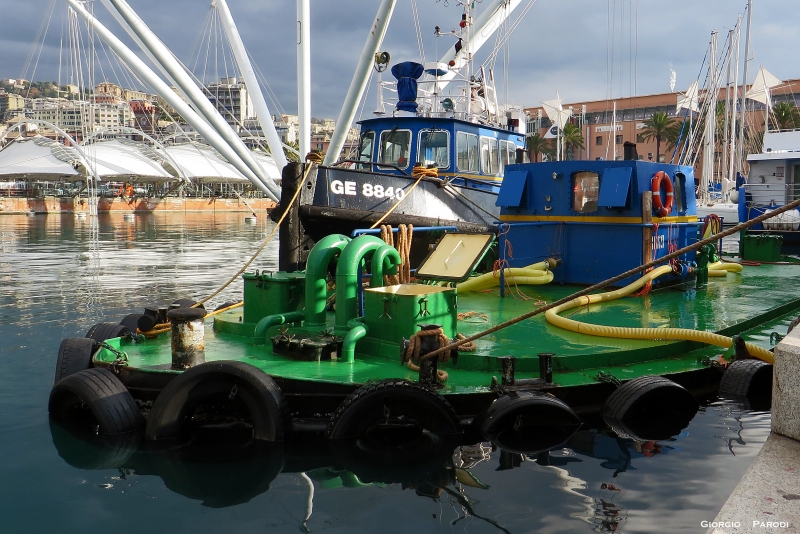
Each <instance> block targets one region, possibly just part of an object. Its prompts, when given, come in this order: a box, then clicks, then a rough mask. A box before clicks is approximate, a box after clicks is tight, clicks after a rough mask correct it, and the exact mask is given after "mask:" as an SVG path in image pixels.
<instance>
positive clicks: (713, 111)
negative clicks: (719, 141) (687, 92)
mask: <svg viewBox="0 0 800 534" xmlns="http://www.w3.org/2000/svg"><path fill="white" fill-rule="evenodd" d="M708 55H709V62H708V86H707V88H706V102H705V106H706V121H705V122H706V124H705V126H706V131H705V135H704V138H703V178H702V181H701V184H700V195H701V197H705V198H707V197H708V194H709V186H710V184H711V183H713V181H714V152H715V151H714V147H715V145H716V142H715V141H716V140H715V135H714V134H715V133H716V126H717V125H716V118H717V117H716V115H717V91H718V87H717V32H716V30H715V31H713V32H711V43H710V44H709V54H708Z"/></svg>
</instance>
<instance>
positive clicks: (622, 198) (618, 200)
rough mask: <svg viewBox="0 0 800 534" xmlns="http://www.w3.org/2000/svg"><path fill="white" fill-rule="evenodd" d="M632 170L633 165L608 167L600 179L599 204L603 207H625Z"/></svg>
mask: <svg viewBox="0 0 800 534" xmlns="http://www.w3.org/2000/svg"><path fill="white" fill-rule="evenodd" d="M632 170H633V169H632V168H631V167H619V168H616V169H606V171H605V172H604V173H603V177H602V179H601V180H600V197H599V198H598V199H597V205H598V206H601V207H603V208H624V207H626V206H627V204H628V190H629V189H630V187H631V171H632Z"/></svg>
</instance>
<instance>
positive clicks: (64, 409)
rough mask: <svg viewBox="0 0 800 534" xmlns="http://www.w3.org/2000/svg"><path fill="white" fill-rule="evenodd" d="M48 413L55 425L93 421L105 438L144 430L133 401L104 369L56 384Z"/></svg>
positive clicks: (142, 420) (76, 375)
mask: <svg viewBox="0 0 800 534" xmlns="http://www.w3.org/2000/svg"><path fill="white" fill-rule="evenodd" d="M47 410H48V412H50V416H51V417H52V418H53V419H54V420H55V421H56V422H58V423H75V422H78V423H86V422H90V421H92V420H93V422H94V423H96V424H97V425H98V427H99V433H101V434H106V435H113V434H122V433H124V432H130V431H132V430H136V429H139V428H142V427H143V426H144V417H142V413H141V412H140V411H139V408H138V407H137V406H136V401H134V400H133V397H132V396H131V394H130V392H128V390H127V389H125V386H124V385H122V382H120V381H119V379H118V378H117V377H116V376H114V374H113V373H111V372H110V371H108V370H106V369H97V368H93V369H85V370H83V371H78V372H77V373H73V374H71V375H69V376H66V377H64V378H62V379H61V380H59V381H58V383H57V384H56V385H55V386H53V389H52V390H51V391H50V400H49V402H48V405H47ZM90 415H91V417H89V416H90Z"/></svg>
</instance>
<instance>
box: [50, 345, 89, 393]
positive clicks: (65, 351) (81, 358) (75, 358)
mask: <svg viewBox="0 0 800 534" xmlns="http://www.w3.org/2000/svg"><path fill="white" fill-rule="evenodd" d="M96 350H97V342H96V341H95V340H94V339H91V338H88V337H70V338H67V339H65V340H63V341H62V342H61V346H59V347H58V358H57V359H56V376H55V380H54V381H53V383H54V384H55V383H57V382H58V381H59V380H61V379H62V378H64V377H65V376H69V375H71V374H74V373H77V372H78V371H83V370H84V369H89V368H90V367H91V366H92V356H94V353H95V351H96Z"/></svg>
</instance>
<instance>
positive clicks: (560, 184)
mask: <svg viewBox="0 0 800 534" xmlns="http://www.w3.org/2000/svg"><path fill="white" fill-rule="evenodd" d="M662 173H663V174H662ZM650 199H652V205H653V207H652V208H651V206H650V205H651V200H650ZM662 199H664V200H663V201H662ZM670 199H671V200H670ZM497 205H498V206H500V209H501V212H500V213H501V215H500V221H501V228H500V234H501V248H500V254H501V258H505V259H506V260H507V261H508V262H509V264H510V266H511V267H522V266H525V265H530V264H532V263H535V262H538V261H542V260H544V259H546V258H549V257H556V258H559V259H561V260H562V266H561V267H559V268H558V269H556V270H555V271H554V275H555V281H557V282H560V283H564V284H594V283H597V282H601V281H603V280H606V279H608V278H611V277H613V276H616V275H618V274H620V273H622V272H625V271H627V270H629V269H632V268H635V267H638V266H640V265H642V264H644V263H647V262H649V261H651V259H654V258H659V257H662V256H664V255H666V254H668V253H669V252H671V251H673V250H677V249H679V248H682V247H685V246H687V245H690V244H692V243H694V242H696V241H697V240H698V239H699V238H700V228H699V226H700V225H701V224H702V223H700V222H698V219H697V210H696V200H695V190H694V172H693V169H692V168H691V167H685V166H678V165H666V164H663V163H654V162H645V161H560V162H547V163H528V164H522V165H509V166H508V167H507V168H506V174H505V179H504V181H503V185H502V188H501V189H500V194H499V196H498V199H497ZM659 208H661V209H659ZM667 208H668V209H667ZM507 243H509V244H510V245H511V246H510V248H509V246H508V245H507ZM651 254H652V256H651ZM694 256H695V255H694V253H690V254H687V255H684V256H683V257H681V258H680V260H681V262H684V263H685V265H687V266H690V265H691V264H692V262H693V261H694ZM681 264H682V265H683V263H681ZM683 274H688V272H684V273H683ZM665 278H668V277H665ZM659 280H661V279H659ZM632 281H633V279H629V280H625V281H623V282H621V283H622V284H627V283H630V282H632ZM665 281H666V282H668V279H667V280H661V282H662V283H664V282H665ZM673 281H674V277H673Z"/></svg>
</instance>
